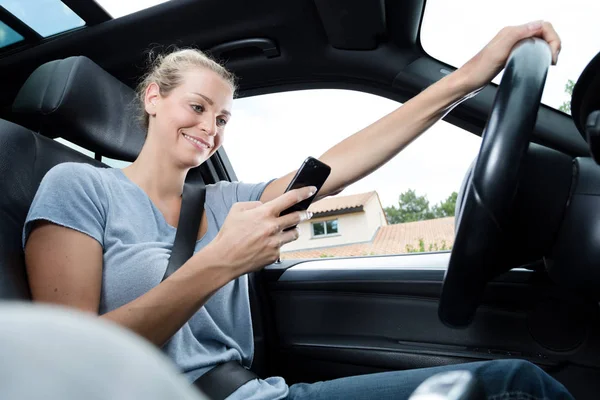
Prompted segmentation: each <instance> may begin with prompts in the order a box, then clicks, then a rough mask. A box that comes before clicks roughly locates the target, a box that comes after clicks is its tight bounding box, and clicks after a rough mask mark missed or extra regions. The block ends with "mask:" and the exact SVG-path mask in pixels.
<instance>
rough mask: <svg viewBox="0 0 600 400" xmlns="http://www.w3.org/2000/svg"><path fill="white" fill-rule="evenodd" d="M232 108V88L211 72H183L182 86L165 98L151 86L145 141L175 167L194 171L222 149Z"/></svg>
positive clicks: (147, 95) (201, 70)
mask: <svg viewBox="0 0 600 400" xmlns="http://www.w3.org/2000/svg"><path fill="white" fill-rule="evenodd" d="M232 104H233V88H232V87H231V84H230V83H228V82H227V81H226V80H224V79H223V78H222V77H221V76H219V75H218V74H217V73H215V72H213V71H211V70H210V69H206V68H201V67H195V68H190V69H188V70H186V71H182V72H181V83H180V84H179V85H178V86H177V87H175V88H174V89H173V90H171V91H170V92H169V93H168V94H166V95H164V96H163V95H162V94H161V93H160V89H159V87H158V85H157V84H156V83H151V84H150V85H149V86H148V88H147V89H146V96H145V99H144V105H145V109H146V112H147V113H148V114H149V115H150V120H149V127H148V139H147V140H151V141H153V142H155V144H156V145H158V146H159V147H158V148H160V149H164V152H165V155H167V156H168V157H169V158H171V159H172V160H173V161H174V162H175V163H176V164H178V166H180V167H182V168H193V167H196V166H198V165H200V164H202V163H203V162H204V161H206V160H207V159H208V158H209V157H210V156H211V155H213V154H214V152H216V151H217V149H218V148H219V147H220V146H221V145H222V143H223V134H224V131H225V126H226V125H227V122H228V121H229V118H230V117H231V106H232Z"/></svg>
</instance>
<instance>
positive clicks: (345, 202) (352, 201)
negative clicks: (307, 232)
mask: <svg viewBox="0 0 600 400" xmlns="http://www.w3.org/2000/svg"><path fill="white" fill-rule="evenodd" d="M373 195H375V192H374V191H372V192H367V193H359V194H352V195H348V196H333V197H326V198H324V199H323V200H319V201H316V202H314V203H313V204H311V205H310V207H309V208H308V210H309V211H312V212H313V213H315V214H318V213H324V212H330V211H338V210H344V209H348V208H356V207H361V206H364V205H365V204H366V203H367V201H369V199H370V198H371V196H373Z"/></svg>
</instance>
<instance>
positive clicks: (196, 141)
mask: <svg viewBox="0 0 600 400" xmlns="http://www.w3.org/2000/svg"><path fill="white" fill-rule="evenodd" d="M183 136H185V138H186V139H187V140H189V141H191V142H194V143H197V144H198V145H200V146H202V147H204V148H205V149H208V148H209V147H208V146H207V145H205V144H204V143H202V142H201V141H199V140H196V139H194V138H193V137H191V136H188V135H186V134H185V133H184V134H183Z"/></svg>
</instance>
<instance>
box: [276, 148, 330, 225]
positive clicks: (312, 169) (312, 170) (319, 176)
mask: <svg viewBox="0 0 600 400" xmlns="http://www.w3.org/2000/svg"><path fill="white" fill-rule="evenodd" d="M330 172H331V168H330V167H329V166H328V165H327V164H324V163H322V162H321V161H319V160H317V159H316V158H313V157H308V158H307V159H306V160H304V162H303V163H302V166H301V167H300V169H298V172H296V175H295V176H294V178H293V179H292V181H291V182H290V184H289V185H288V187H287V189H286V190H285V191H286V192H289V191H290V190H293V189H298V188H301V187H306V186H315V187H316V188H317V192H316V193H315V194H314V195H312V196H311V197H309V198H308V199H306V200H303V201H301V202H300V203H296V204H294V205H293V206H291V207H290V208H288V209H286V210H284V211H282V212H281V214H280V215H286V214H289V213H292V212H294V211H303V210H307V209H308V207H309V206H310V204H311V203H312V201H313V200H314V199H315V197H317V194H318V193H319V190H321V187H322V186H323V184H324V183H325V181H326V180H327V177H329V173H330ZM290 229H291V228H290Z"/></svg>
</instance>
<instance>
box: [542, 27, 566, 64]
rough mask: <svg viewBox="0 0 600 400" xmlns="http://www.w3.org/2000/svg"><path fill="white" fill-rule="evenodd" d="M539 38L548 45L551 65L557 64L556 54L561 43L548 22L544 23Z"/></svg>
mask: <svg viewBox="0 0 600 400" xmlns="http://www.w3.org/2000/svg"><path fill="white" fill-rule="evenodd" d="M541 37H542V39H544V40H545V41H546V42H548V44H550V49H551V50H552V65H556V63H557V62H558V54H559V53H560V49H561V41H560V37H559V36H558V33H556V31H555V30H554V27H553V26H552V24H551V23H550V22H547V21H545V22H544V23H543V28H542V36H541Z"/></svg>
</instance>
